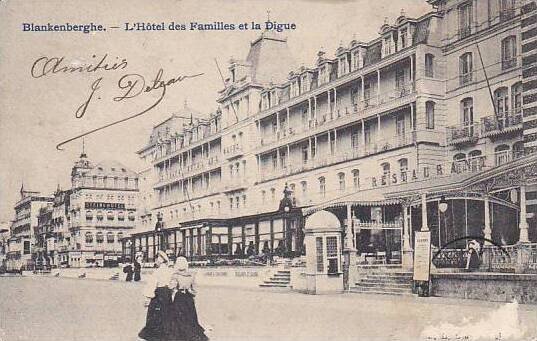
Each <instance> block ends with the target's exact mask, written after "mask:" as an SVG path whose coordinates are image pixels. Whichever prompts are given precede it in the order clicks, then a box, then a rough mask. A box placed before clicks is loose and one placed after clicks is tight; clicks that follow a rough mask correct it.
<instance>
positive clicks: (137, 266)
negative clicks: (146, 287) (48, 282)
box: [134, 257, 142, 282]
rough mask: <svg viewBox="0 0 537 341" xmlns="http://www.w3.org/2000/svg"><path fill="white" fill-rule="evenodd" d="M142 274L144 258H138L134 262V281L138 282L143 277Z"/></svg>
mask: <svg viewBox="0 0 537 341" xmlns="http://www.w3.org/2000/svg"><path fill="white" fill-rule="evenodd" d="M141 272H142V257H136V259H135V260H134V281H135V282H138V281H139V280H140V279H142V277H141V276H140V273H141Z"/></svg>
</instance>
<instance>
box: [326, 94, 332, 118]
mask: <svg viewBox="0 0 537 341" xmlns="http://www.w3.org/2000/svg"><path fill="white" fill-rule="evenodd" d="M326 92H327V93H328V113H330V114H332V103H331V102H330V89H328V90H327V91H326ZM330 116H332V115H330Z"/></svg>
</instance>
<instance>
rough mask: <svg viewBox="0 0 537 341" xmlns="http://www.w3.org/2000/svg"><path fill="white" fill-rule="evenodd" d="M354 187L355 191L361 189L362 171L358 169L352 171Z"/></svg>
mask: <svg viewBox="0 0 537 341" xmlns="http://www.w3.org/2000/svg"><path fill="white" fill-rule="evenodd" d="M352 185H353V186H354V189H359V188H360V171H359V170H358V169H353V170H352Z"/></svg>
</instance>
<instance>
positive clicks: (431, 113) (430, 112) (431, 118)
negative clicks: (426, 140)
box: [425, 101, 435, 129]
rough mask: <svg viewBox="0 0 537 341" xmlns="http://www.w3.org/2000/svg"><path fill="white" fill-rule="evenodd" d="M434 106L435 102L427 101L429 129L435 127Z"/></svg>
mask: <svg viewBox="0 0 537 341" xmlns="http://www.w3.org/2000/svg"><path fill="white" fill-rule="evenodd" d="M434 106H435V103H434V102H432V101H427V102H425V119H426V128H427V129H434Z"/></svg>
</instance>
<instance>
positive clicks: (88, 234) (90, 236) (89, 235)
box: [86, 232, 93, 244]
mask: <svg viewBox="0 0 537 341" xmlns="http://www.w3.org/2000/svg"><path fill="white" fill-rule="evenodd" d="M91 243H93V233H91V232H86V244H91Z"/></svg>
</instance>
